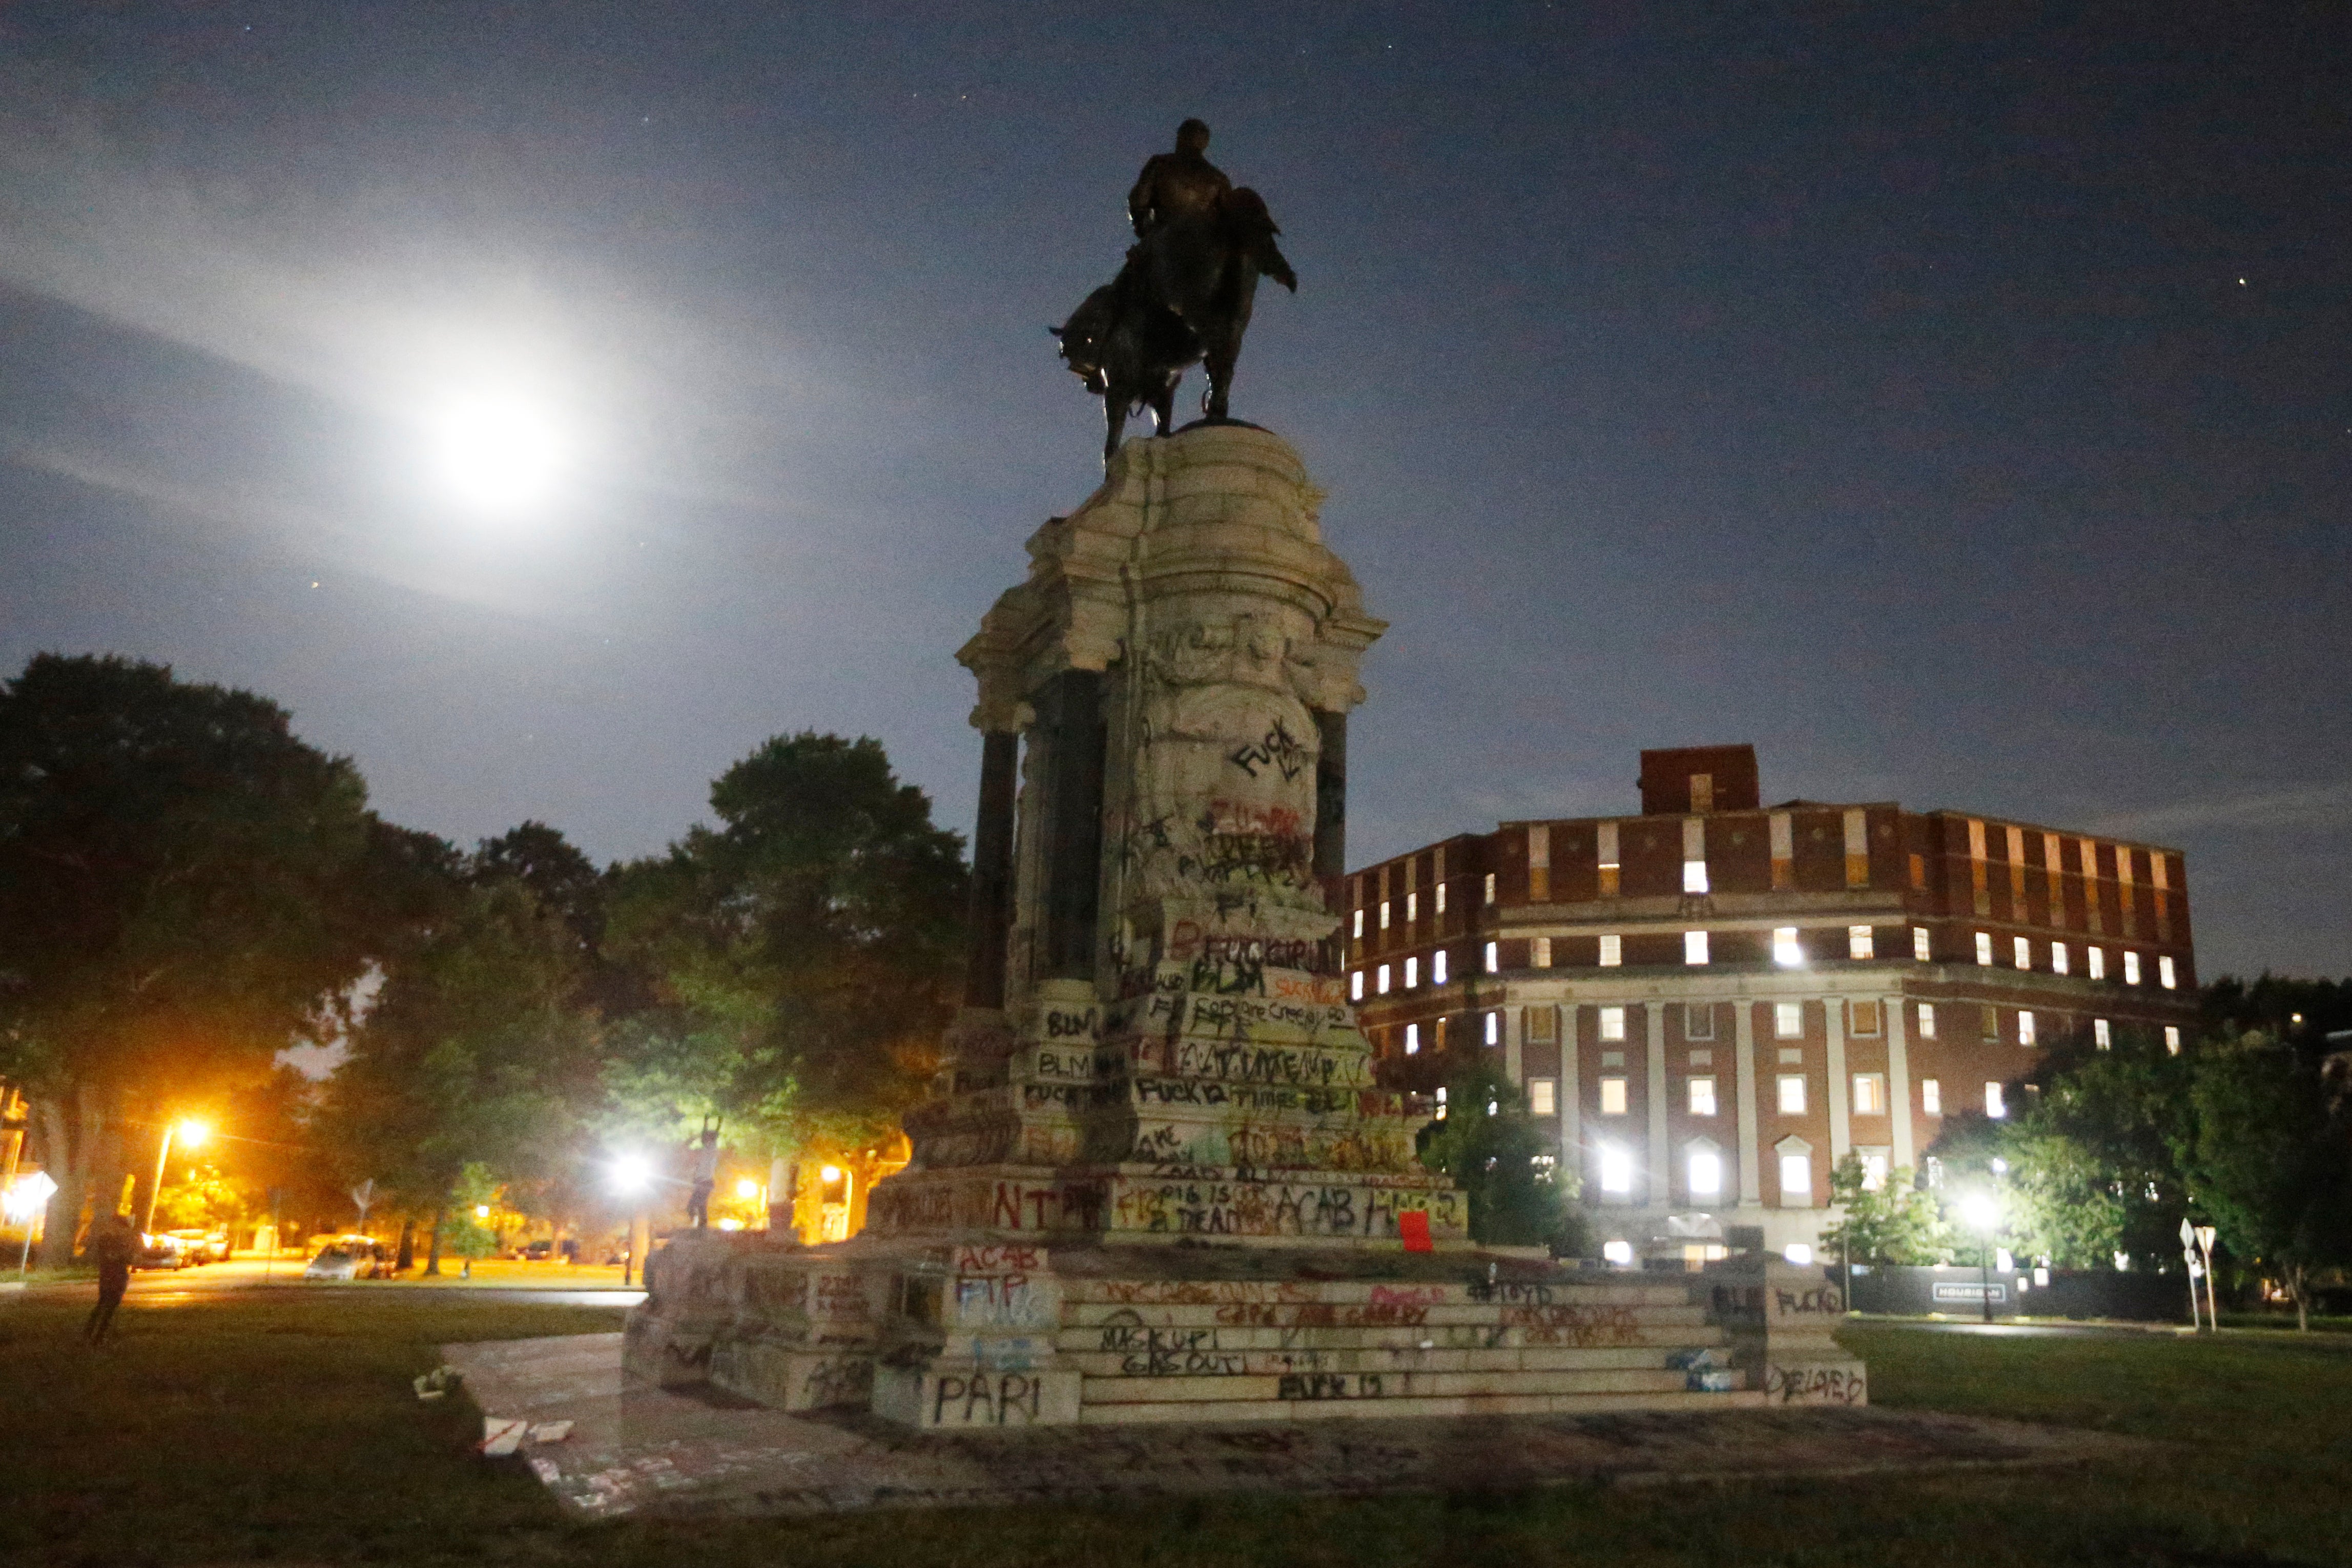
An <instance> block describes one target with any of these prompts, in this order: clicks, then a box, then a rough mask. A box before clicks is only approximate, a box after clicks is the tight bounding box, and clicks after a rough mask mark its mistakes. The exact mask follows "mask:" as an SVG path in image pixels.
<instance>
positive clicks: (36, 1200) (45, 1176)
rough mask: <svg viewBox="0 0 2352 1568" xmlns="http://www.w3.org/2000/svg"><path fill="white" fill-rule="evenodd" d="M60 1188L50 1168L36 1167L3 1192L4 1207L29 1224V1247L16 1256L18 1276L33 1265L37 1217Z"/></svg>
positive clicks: (0, 1196) (1, 1203)
mask: <svg viewBox="0 0 2352 1568" xmlns="http://www.w3.org/2000/svg"><path fill="white" fill-rule="evenodd" d="M57 1190H58V1184H57V1183H56V1182H55V1181H53V1180H51V1179H50V1177H49V1173H47V1171H35V1172H34V1173H32V1174H31V1175H28V1176H19V1177H17V1178H16V1181H14V1182H12V1183H11V1184H9V1186H8V1190H7V1192H6V1193H5V1194H0V1211H5V1213H6V1215H8V1217H9V1218H10V1219H13V1220H15V1221H16V1223H17V1224H18V1225H21V1226H24V1227H25V1247H24V1250H23V1252H21V1253H20V1254H19V1255H18V1256H17V1258H16V1278H17V1279H20V1280H21V1279H24V1278H25V1275H26V1270H27V1269H29V1268H32V1266H33V1221H34V1220H36V1219H37V1218H39V1217H40V1214H41V1211H42V1210H43V1209H45V1208H47V1207H48V1206H49V1197H50V1194H53V1193H55V1192H56V1191H57Z"/></svg>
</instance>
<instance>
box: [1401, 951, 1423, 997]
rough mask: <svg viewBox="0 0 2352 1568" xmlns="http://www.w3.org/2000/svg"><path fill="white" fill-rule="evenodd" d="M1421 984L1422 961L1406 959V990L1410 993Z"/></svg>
mask: <svg viewBox="0 0 2352 1568" xmlns="http://www.w3.org/2000/svg"><path fill="white" fill-rule="evenodd" d="M1419 984H1421V960H1419V959H1417V958H1408V959H1406V960H1405V961H1404V988H1405V989H1406V990H1408V991H1410V990H1412V988H1413V987H1414V986H1416V985H1419Z"/></svg>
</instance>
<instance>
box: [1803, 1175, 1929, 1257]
mask: <svg viewBox="0 0 2352 1568" xmlns="http://www.w3.org/2000/svg"><path fill="white" fill-rule="evenodd" d="M1868 1178H1869V1171H1868V1169H1867V1167H1865V1166H1864V1164H1863V1163H1862V1156H1861V1155H1859V1154H1848V1155H1847V1156H1846V1157H1845V1158H1844V1159H1843V1160H1840V1161H1839V1162H1838V1163H1837V1164H1836V1165H1835V1166H1833V1167H1832V1169H1831V1171H1830V1202H1831V1203H1832V1205H1835V1206H1836V1207H1837V1208H1838V1209H1839V1211H1840V1218H1839V1219H1838V1221H1837V1223H1835V1224H1834V1225H1831V1226H1826V1227H1824V1228H1823V1229H1822V1245H1824V1246H1825V1247H1833V1248H1835V1249H1837V1251H1838V1253H1839V1255H1840V1256H1841V1257H1843V1258H1846V1259H1848V1260H1849V1261H1851V1262H1854V1263H1898V1264H1900V1263H1913V1264H1917V1263H1944V1262H1948V1261H1949V1260H1950V1258H1951V1256H1952V1229H1951V1226H1949V1225H1948V1224H1947V1223H1946V1222H1945V1220H1944V1216H1943V1213H1942V1211H1941V1209H1940V1208H1939V1206H1938V1205H1937V1202H1936V1199H1935V1197H1934V1195H1933V1194H1929V1193H1927V1192H1923V1191H1922V1190H1921V1189H1920V1187H1919V1185H1918V1184H1917V1182H1916V1179H1915V1178H1914V1177H1913V1175H1912V1173H1911V1168H1910V1167H1909V1166H1907V1165H1900V1166H1897V1167H1895V1170H1894V1171H1892V1172H1891V1173H1888V1175H1887V1177H1886V1179H1885V1181H1883V1182H1881V1183H1879V1184H1877V1185H1876V1186H1875V1187H1873V1186H1871V1185H1870V1184H1869V1179H1868Z"/></svg>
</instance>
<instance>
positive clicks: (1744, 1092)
mask: <svg viewBox="0 0 2352 1568" xmlns="http://www.w3.org/2000/svg"><path fill="white" fill-rule="evenodd" d="M1731 1039H1732V1054H1733V1056H1734V1058H1736V1061H1737V1066H1736V1068H1734V1070H1735V1071H1736V1072H1737V1073H1738V1092H1739V1203H1740V1206H1741V1207H1743V1208H1755V1207H1757V1206H1759V1205H1761V1204H1762V1203H1763V1202H1764V1176H1763V1163H1762V1154H1761V1152H1760V1151H1759V1148H1758V1146H1757V1134H1756V1129H1757V1108H1756V1004H1755V1003H1754V1002H1752V1001H1750V1000H1749V999H1748V998H1747V997H1745V996H1743V997H1741V998H1740V999H1739V1005H1738V1007H1737V1008H1736V1009H1734V1011H1733V1014H1732V1025H1731Z"/></svg>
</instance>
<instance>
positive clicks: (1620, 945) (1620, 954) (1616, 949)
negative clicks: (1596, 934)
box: [1601, 931, 1625, 969]
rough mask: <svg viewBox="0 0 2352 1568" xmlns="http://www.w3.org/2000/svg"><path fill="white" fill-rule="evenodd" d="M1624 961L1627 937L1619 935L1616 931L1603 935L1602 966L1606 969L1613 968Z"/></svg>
mask: <svg viewBox="0 0 2352 1568" xmlns="http://www.w3.org/2000/svg"><path fill="white" fill-rule="evenodd" d="M1624 962H1625V939H1624V938H1623V937H1622V936H1619V935H1617V934H1616V933H1615V932H1614V931H1612V932H1611V933H1609V934H1608V935H1606V936H1604V937H1602V938H1601V967H1602V968H1604V969H1613V968H1615V967H1616V966H1617V965H1619V964H1621V963H1624Z"/></svg>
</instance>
